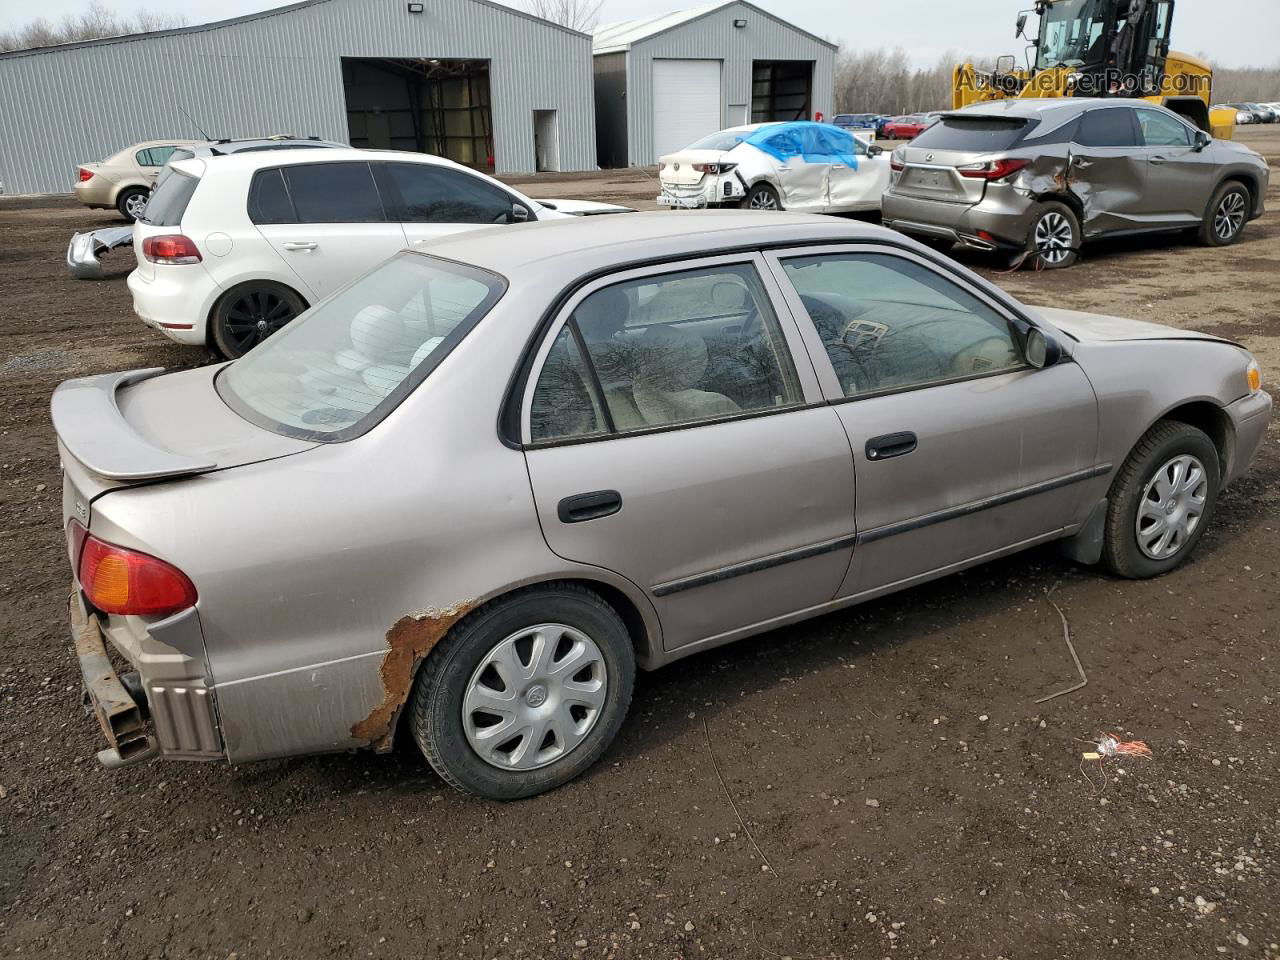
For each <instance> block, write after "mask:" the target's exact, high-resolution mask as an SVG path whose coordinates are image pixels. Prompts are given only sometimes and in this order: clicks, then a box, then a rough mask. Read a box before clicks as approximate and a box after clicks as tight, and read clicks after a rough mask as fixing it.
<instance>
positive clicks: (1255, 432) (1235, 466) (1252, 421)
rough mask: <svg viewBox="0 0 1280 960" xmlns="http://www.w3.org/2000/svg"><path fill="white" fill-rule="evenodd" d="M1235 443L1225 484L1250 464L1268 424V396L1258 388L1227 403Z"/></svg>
mask: <svg viewBox="0 0 1280 960" xmlns="http://www.w3.org/2000/svg"><path fill="white" fill-rule="evenodd" d="M1227 416H1229V417H1230V418H1231V425H1232V427H1233V428H1234V434H1235V443H1234V444H1233V445H1232V449H1231V456H1230V458H1229V461H1228V463H1227V476H1226V480H1225V483H1224V484H1223V485H1224V486H1225V485H1226V484H1229V483H1232V482H1233V481H1235V480H1238V479H1239V478H1240V476H1241V475H1243V474H1244V473H1245V472H1246V471H1247V470H1248V469H1249V466H1250V464H1252V463H1253V459H1254V457H1256V456H1257V455H1258V450H1259V448H1260V447H1261V446H1262V440H1263V438H1264V437H1265V436H1266V433H1267V427H1268V426H1269V425H1270V423H1271V396H1270V395H1269V394H1267V393H1265V392H1263V391H1261V390H1259V391H1258V392H1257V393H1251V394H1249V396H1247V397H1242V398H1240V399H1239V400H1237V401H1236V402H1235V403H1232V404H1230V405H1228V406H1227Z"/></svg>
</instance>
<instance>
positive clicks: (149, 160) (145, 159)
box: [134, 147, 177, 167]
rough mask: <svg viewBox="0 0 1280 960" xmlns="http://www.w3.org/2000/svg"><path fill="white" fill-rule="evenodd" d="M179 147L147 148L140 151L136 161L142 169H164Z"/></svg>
mask: <svg viewBox="0 0 1280 960" xmlns="http://www.w3.org/2000/svg"><path fill="white" fill-rule="evenodd" d="M176 149H177V147H147V149H145V150H139V151H138V152H137V154H136V155H135V157H134V159H136V160H137V161H138V166H140V167H163V166H164V165H165V164H166V163H167V162H168V160H169V157H170V156H171V155H172V154H173V151H174V150H176Z"/></svg>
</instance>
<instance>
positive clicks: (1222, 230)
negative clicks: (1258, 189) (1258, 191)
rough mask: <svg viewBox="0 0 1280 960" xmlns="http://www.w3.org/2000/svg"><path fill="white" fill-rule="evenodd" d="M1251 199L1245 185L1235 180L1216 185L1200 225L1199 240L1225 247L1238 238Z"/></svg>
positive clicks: (1242, 228) (1246, 219) (1207, 244)
mask: <svg viewBox="0 0 1280 960" xmlns="http://www.w3.org/2000/svg"><path fill="white" fill-rule="evenodd" d="M1251 199H1252V198H1251V197H1250V196H1249V191H1248V189H1247V188H1246V187H1245V185H1244V184H1242V183H1239V182H1237V181H1235V180H1228V181H1227V182H1226V183H1224V184H1223V185H1222V186H1220V187H1218V189H1217V190H1216V191H1214V194H1213V199H1212V200H1210V201H1209V209H1208V210H1207V211H1206V212H1205V215H1204V223H1202V224H1201V225H1200V235H1199V239H1200V242H1201V243H1203V244H1204V245H1205V246H1206V247H1225V246H1227V245H1228V244H1232V243H1235V242H1236V241H1237V240H1239V239H1240V234H1241V233H1243V232H1244V225H1245V223H1246V222H1247V221H1248V219H1249V204H1250V202H1251Z"/></svg>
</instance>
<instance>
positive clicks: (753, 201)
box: [657, 121, 890, 213]
mask: <svg viewBox="0 0 1280 960" xmlns="http://www.w3.org/2000/svg"><path fill="white" fill-rule="evenodd" d="M889 174H890V170H889V158H888V155H887V154H885V152H884V150H883V149H881V148H880V147H878V146H876V145H875V144H872V143H869V142H867V141H866V140H864V139H862V138H861V137H857V136H854V135H853V134H852V133H850V132H849V131H847V130H843V129H841V128H840V127H836V126H833V125H831V124H829V123H810V122H808V121H797V122H788V123H753V124H746V125H744V126H741V127H730V128H729V129H727V130H721V131H719V132H718V133H713V134H711V135H710V136H707V137H703V138H702V139H701V140H698V141H697V142H695V143H691V144H690V145H689V146H687V147H685V148H684V149H683V150H680V151H679V152H677V153H672V154H668V155H667V156H665V157H661V158H659V160H658V180H659V184H660V186H661V188H662V192H661V193H660V194H659V195H658V197H657V202H658V205H659V206H662V207H667V208H669V209H679V208H689V209H697V208H701V207H721V206H733V207H747V208H749V209H752V210H794V211H796V212H799V213H854V212H859V211H870V210H879V209H880V197H881V195H882V194H883V193H884V192H885V190H886V189H887V188H888V186H889Z"/></svg>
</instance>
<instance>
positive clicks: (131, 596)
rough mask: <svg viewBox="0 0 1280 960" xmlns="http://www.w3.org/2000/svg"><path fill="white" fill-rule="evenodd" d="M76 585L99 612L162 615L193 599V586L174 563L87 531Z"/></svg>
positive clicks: (194, 597)
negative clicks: (102, 538)
mask: <svg viewBox="0 0 1280 960" xmlns="http://www.w3.org/2000/svg"><path fill="white" fill-rule="evenodd" d="M79 570H80V586H81V587H82V588H83V589H84V594H85V597H86V598H88V600H89V602H90V603H91V604H93V605H94V606H95V607H96V608H98V609H99V610H101V611H102V612H103V613H116V614H125V615H133V616H164V615H166V614H170V613H177V612H178V611H179V610H185V609H186V608H187V607H193V606H195V603H196V599H197V596H196V588H195V586H194V585H193V584H192V583H191V581H190V580H188V579H187V576H186V574H184V573H183V572H182V571H181V570H179V569H178V568H177V567H175V566H173V565H171V564H168V563H165V562H164V561H163V560H159V559H157V558H156V557H152V556H148V555H147V554H145V553H139V552H138V551H136V550H126V549H125V548H124V547H117V546H116V545H115V544H113V543H106V542H105V541H102V540H99V539H98V538H97V537H95V536H93V535H92V534H90V535H89V536H87V537H86V538H85V541H84V546H83V547H82V548H81V551H80V566H79Z"/></svg>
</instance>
